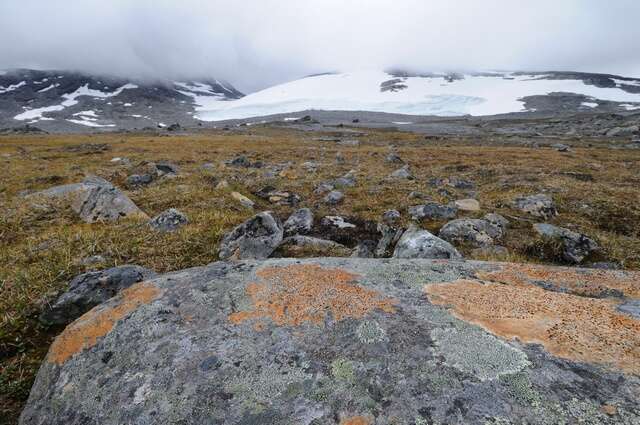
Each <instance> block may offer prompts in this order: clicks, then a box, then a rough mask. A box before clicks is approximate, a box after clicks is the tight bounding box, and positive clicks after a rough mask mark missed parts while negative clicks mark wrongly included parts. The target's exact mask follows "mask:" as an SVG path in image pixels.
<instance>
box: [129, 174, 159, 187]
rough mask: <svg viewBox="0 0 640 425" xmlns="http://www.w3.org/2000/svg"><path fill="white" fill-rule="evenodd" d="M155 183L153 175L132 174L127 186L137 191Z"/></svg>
mask: <svg viewBox="0 0 640 425" xmlns="http://www.w3.org/2000/svg"><path fill="white" fill-rule="evenodd" d="M152 182H153V176H152V175H151V174H142V175H140V174H132V175H130V176H129V177H127V179H126V180H125V182H124V183H125V186H127V187H128V188H131V189H135V188H138V187H142V186H147V185H149V184H151V183H152Z"/></svg>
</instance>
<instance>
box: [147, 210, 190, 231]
mask: <svg viewBox="0 0 640 425" xmlns="http://www.w3.org/2000/svg"><path fill="white" fill-rule="evenodd" d="M187 223H189V220H188V219H187V216H186V215H184V214H183V213H182V212H180V211H178V210H177V209H175V208H170V209H168V210H166V211H163V212H161V213H160V214H158V215H157V216H155V217H153V218H152V219H151V220H150V221H149V226H151V227H152V228H153V229H154V230H157V231H159V232H174V231H176V230H178V228H180V227H182V226H184V225H185V224H187Z"/></svg>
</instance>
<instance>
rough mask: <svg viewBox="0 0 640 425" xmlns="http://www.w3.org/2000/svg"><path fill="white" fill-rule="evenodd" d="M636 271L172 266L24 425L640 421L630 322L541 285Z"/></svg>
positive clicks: (37, 397) (79, 339) (94, 329)
mask: <svg viewBox="0 0 640 425" xmlns="http://www.w3.org/2000/svg"><path fill="white" fill-rule="evenodd" d="M639 277H640V276H638V274H637V273H635V274H634V273H628V272H620V271H617V272H610V271H601V270H597V271H595V270H573V269H565V268H551V267H546V268H545V267H522V266H517V265H510V264H504V263H502V264H497V263H480V262H462V261H460V262H458V261H448V260H433V261H430V260H371V259H354V258H334V259H331V258H325V259H309V260H291V259H286V260H285V259H279V260H267V261H262V262H258V261H243V262H234V263H224V262H221V263H214V264H211V265H209V266H206V267H199V268H193V269H189V270H183V271H180V272H175V273H170V274H167V275H163V276H159V277H157V278H155V279H153V280H150V281H144V282H140V283H137V284H134V285H132V286H131V287H129V288H127V289H125V290H123V291H122V292H121V293H120V294H119V295H118V296H116V297H115V298H112V299H110V300H109V301H107V302H106V303H104V304H102V305H100V306H98V307H95V308H94V309H93V310H91V311H89V312H88V313H86V314H85V315H84V316H82V317H81V318H79V319H78V320H76V321H75V322H74V323H72V324H71V325H69V326H68V327H67V329H66V330H65V331H64V332H62V334H61V335H59V336H58V337H57V339H56V340H55V341H54V343H53V344H52V346H51V348H50V350H49V353H48V354H47V357H46V359H45V361H44V362H43V364H42V367H41V369H40V372H39V373H38V377H37V379H36V381H35V383H34V386H33V389H32V391H31V394H30V397H29V401H28V403H27V406H26V408H25V409H24V411H23V413H22V417H21V420H20V423H21V424H22V425H44V424H47V425H62V424H64V425H74V424H96V425H97V424H100V425H114V424H118V425H119V424H156V423H162V424H164V423H166V424H178V423H179V424H221V425H248V424H254V425H258V424H260V425H263V424H265V425H266V424H277V425H280V424H283V425H285V424H286V425H289V424H290V425H294V424H295V425H297V424H306V425H364V424H367V425H375V424H394V423H395V424H428V423H434V424H435V423H438V424H444V423H448V424H470V425H484V424H508V423H510V424H518V423H527V424H574V423H576V424H577V423H598V424H611V425H612V424H635V423H638V421H639V420H640V410H639V409H638V404H637V394H638V392H639V391H640V378H639V376H638V373H640V369H639V366H638V365H640V350H639V349H638V347H640V332H638V327H639V326H640V322H639V321H638V320H637V319H635V318H634V316H632V315H630V314H628V313H625V312H622V311H617V310H616V307H617V303H620V302H621V300H619V299H617V298H612V299H608V300H600V299H593V298H589V297H585V296H582V295H574V294H572V293H560V292H557V291H553V290H547V289H544V287H547V286H549V287H551V286H552V285H555V286H557V287H560V286H563V287H579V285H581V284H582V283H583V282H585V281H592V282H594V283H597V284H598V285H601V286H611V287H616V288H618V289H620V290H621V291H622V293H623V294H624V296H629V297H631V296H634V297H637V296H638V292H637V288H636V287H634V282H637V281H638V278H639ZM543 283H544V284H543ZM477 323H480V324H482V326H478V325H477ZM507 324H509V325H510V326H506V325H507ZM547 350H549V351H547Z"/></svg>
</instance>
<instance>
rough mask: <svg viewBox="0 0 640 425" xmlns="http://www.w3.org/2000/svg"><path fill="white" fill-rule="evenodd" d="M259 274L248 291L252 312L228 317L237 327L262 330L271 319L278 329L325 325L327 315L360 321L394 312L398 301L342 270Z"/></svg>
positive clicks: (308, 267) (302, 267)
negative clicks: (247, 323)
mask: <svg viewBox="0 0 640 425" xmlns="http://www.w3.org/2000/svg"><path fill="white" fill-rule="evenodd" d="M256 274H257V276H258V277H259V278H260V279H261V280H262V282H254V283H250V284H248V285H247V287H246V293H247V295H248V296H249V298H250V299H251V302H252V304H253V306H252V307H253V309H252V310H249V311H239V312H235V313H232V314H231V315H229V321H231V322H232V323H234V324H240V323H242V322H245V321H247V320H256V322H255V324H254V325H255V326H256V328H257V329H259V328H261V326H262V325H261V324H260V323H264V322H263V319H271V320H272V321H273V323H275V324H276V325H278V326H300V325H302V324H303V323H305V322H306V323H311V324H314V325H322V324H323V323H324V320H325V318H326V316H327V314H328V312H330V313H331V315H332V316H333V319H334V320H336V321H340V320H343V319H346V318H356V319H359V318H362V317H365V316H366V315H368V314H370V313H371V312H373V311H374V310H381V311H383V312H386V313H394V312H395V308H394V305H395V304H396V301H395V300H393V299H391V298H386V297H384V296H383V295H382V294H381V293H379V292H378V291H375V290H372V289H367V288H364V287H362V286H359V285H356V284H354V281H355V280H356V279H357V278H358V277H359V276H358V275H355V274H352V273H349V272H347V271H345V270H342V269H327V268H323V267H320V266H318V265H314V264H294V265H289V266H285V267H269V268H264V269H262V270H259V271H258V272H257V273H256Z"/></svg>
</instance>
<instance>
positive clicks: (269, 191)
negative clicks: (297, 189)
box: [256, 186, 300, 206]
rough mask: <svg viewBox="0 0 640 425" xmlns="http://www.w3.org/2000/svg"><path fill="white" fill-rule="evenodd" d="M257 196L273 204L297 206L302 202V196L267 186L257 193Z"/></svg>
mask: <svg viewBox="0 0 640 425" xmlns="http://www.w3.org/2000/svg"><path fill="white" fill-rule="evenodd" d="M256 196H258V197H260V198H262V199H266V200H268V201H269V202H271V203H272V204H277V205H288V206H295V205H298V203H299V202H300V196H298V195H296V194H295V193H292V192H287V191H280V190H277V189H276V188H275V187H273V186H267V187H264V188H262V189H261V190H259V191H258V192H256Z"/></svg>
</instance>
